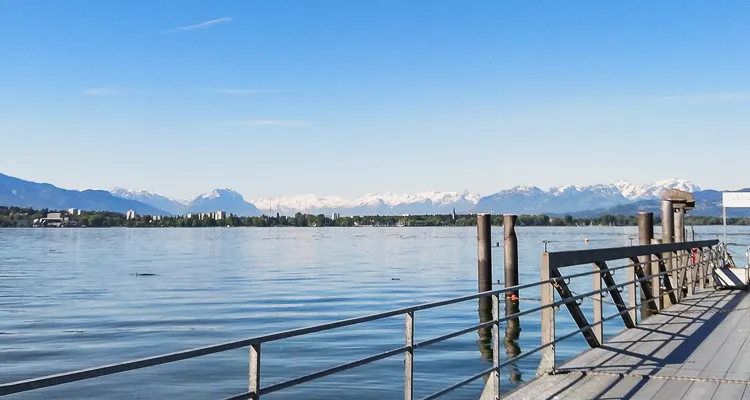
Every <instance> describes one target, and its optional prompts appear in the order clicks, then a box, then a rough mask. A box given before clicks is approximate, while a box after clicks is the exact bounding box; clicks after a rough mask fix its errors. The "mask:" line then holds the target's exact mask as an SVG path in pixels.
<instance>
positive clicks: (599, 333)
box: [591, 264, 604, 343]
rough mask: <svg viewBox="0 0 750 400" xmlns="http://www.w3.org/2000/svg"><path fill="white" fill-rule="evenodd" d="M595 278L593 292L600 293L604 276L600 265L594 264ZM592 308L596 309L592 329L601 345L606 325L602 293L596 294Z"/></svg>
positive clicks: (593, 297)
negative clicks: (603, 320)
mask: <svg viewBox="0 0 750 400" xmlns="http://www.w3.org/2000/svg"><path fill="white" fill-rule="evenodd" d="M592 277H593V278H594V287H593V289H592V290H593V291H595V292H596V291H600V290H602V274H601V268H599V266H598V265H596V264H594V274H593V275H592ZM592 301H593V303H592V306H593V307H594V320H593V321H592V325H593V326H592V327H591V329H592V330H593V331H594V336H595V337H596V340H598V341H599V343H603V342H604V324H603V323H601V322H602V314H603V306H602V293H601V292H599V293H595V294H594V295H593V296H592Z"/></svg>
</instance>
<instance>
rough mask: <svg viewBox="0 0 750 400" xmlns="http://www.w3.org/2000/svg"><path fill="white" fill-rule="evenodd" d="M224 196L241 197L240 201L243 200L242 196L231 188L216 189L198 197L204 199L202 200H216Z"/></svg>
mask: <svg viewBox="0 0 750 400" xmlns="http://www.w3.org/2000/svg"><path fill="white" fill-rule="evenodd" d="M222 196H223V197H234V198H237V197H239V198H240V199H242V198H243V197H242V195H241V194H239V193H238V192H236V191H235V190H234V189H231V188H224V189H214V190H212V191H211V192H208V193H203V194H201V195H198V197H199V198H202V199H216V198H219V197H222Z"/></svg>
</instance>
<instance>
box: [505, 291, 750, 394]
mask: <svg viewBox="0 0 750 400" xmlns="http://www.w3.org/2000/svg"><path fill="white" fill-rule="evenodd" d="M748 313H750V296H748V295H747V292H744V291H737V290H734V291H708V292H704V293H700V294H696V295H694V296H692V297H690V298H686V299H684V300H683V302H682V303H680V304H677V305H674V306H672V307H670V308H669V309H667V310H664V311H663V312H662V313H660V314H659V315H655V316H653V317H651V318H648V319H646V320H645V321H643V323H641V324H640V325H638V326H637V327H635V328H632V329H628V330H626V331H624V332H622V333H620V334H619V335H617V336H615V337H614V338H612V339H611V340H610V341H608V342H605V343H604V344H603V345H602V346H601V347H598V348H595V349H591V350H589V351H587V352H585V353H583V354H581V355H580V356H578V357H576V358H574V359H573V360H571V361H569V362H567V363H565V364H564V365H562V366H561V367H560V368H559V369H558V370H557V373H556V374H555V375H546V376H542V377H539V378H537V379H535V380H532V381H531V382H529V383H527V384H526V385H524V386H521V387H519V388H518V389H516V390H515V391H513V392H512V393H510V394H508V395H507V397H504V398H508V399H514V400H518V399H661V398H663V399H712V398H715V399H728V398H742V396H743V395H746V396H750V390H747V386H748V385H750V357H743V356H742V354H748V351H749V350H750V341H748V340H747V339H748V337H750V318H748V317H749V315H748ZM746 392H747V393H746Z"/></svg>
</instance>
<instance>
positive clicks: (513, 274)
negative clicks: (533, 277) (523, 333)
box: [503, 214, 518, 301]
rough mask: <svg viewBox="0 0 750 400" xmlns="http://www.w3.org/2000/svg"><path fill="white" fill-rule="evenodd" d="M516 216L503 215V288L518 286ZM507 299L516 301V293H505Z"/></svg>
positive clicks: (514, 291)
mask: <svg viewBox="0 0 750 400" xmlns="http://www.w3.org/2000/svg"><path fill="white" fill-rule="evenodd" d="M517 218H518V216H517V215H511V214H506V215H503V231H504V236H505V287H506V288H509V287H513V286H518V237H516V219H517ZM505 297H506V301H507V298H515V299H516V300H513V301H518V300H517V298H518V291H517V290H513V291H510V292H506V293H505Z"/></svg>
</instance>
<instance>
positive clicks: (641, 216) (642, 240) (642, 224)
mask: <svg viewBox="0 0 750 400" xmlns="http://www.w3.org/2000/svg"><path fill="white" fill-rule="evenodd" d="M653 239H654V213H650V212H640V213H638V243H639V244H641V245H650V244H651V240H653ZM639 261H640V262H641V270H642V271H643V276H648V275H652V274H655V273H657V271H656V270H654V268H652V265H653V264H652V260H651V255H646V256H642V257H641V258H640V260H639ZM650 281H651V298H652V299H656V298H657V296H658V293H657V288H658V287H659V285H661V283H660V282H659V277H658V276H657V277H655V279H654V277H652V278H651V279H650ZM654 283H655V284H656V286H654ZM639 286H640V287H641V320H644V319H646V318H648V317H650V316H651V308H650V307H649V305H648V304H647V300H648V299H647V296H646V292H645V291H644V290H643V282H641V284H640V285H639ZM657 303H658V301H657Z"/></svg>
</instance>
